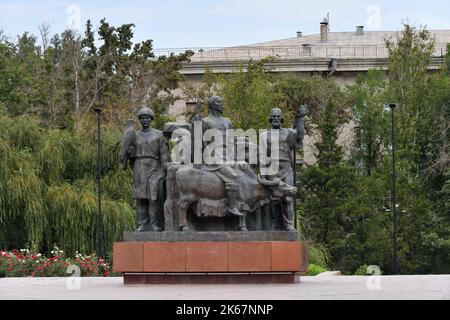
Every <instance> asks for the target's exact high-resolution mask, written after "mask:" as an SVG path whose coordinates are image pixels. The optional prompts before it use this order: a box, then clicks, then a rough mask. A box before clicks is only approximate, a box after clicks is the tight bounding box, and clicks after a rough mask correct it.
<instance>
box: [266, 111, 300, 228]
mask: <svg viewBox="0 0 450 320" xmlns="http://www.w3.org/2000/svg"><path fill="white" fill-rule="evenodd" d="M306 112H307V107H306V106H301V107H300V108H299V109H298V117H297V119H296V124H295V126H294V127H295V129H286V128H282V124H283V122H284V117H283V113H282V112H281V109H279V108H273V109H272V111H271V113H270V117H269V123H270V124H271V126H272V129H271V130H268V131H266V132H265V133H263V134H262V135H261V142H262V143H266V144H267V149H266V150H268V152H270V150H271V147H270V144H271V141H270V139H271V138H270V137H271V132H272V130H277V131H278V137H279V141H278V145H279V151H278V157H279V159H278V163H279V164H278V172H276V173H274V175H273V176H267V178H268V179H271V178H275V177H277V178H280V179H281V181H283V182H285V183H287V184H289V185H291V186H293V185H294V170H293V168H294V166H295V163H294V152H296V150H297V149H300V148H302V147H303V137H304V135H305V126H304V118H305V115H306ZM274 136H276V135H274ZM269 157H270V155H269ZM275 160H276V159H275ZM275 207H276V206H272V208H273V209H272V213H271V214H272V228H273V229H275V228H276V225H277V224H281V227H282V228H283V229H284V230H287V231H295V227H294V217H295V208H294V199H293V198H291V197H289V198H286V199H285V200H284V201H283V200H282V201H281V206H280V208H279V210H274V209H275ZM280 211H281V212H280ZM280 220H281V221H280Z"/></svg>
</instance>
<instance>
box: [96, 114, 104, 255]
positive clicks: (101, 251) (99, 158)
mask: <svg viewBox="0 0 450 320" xmlns="http://www.w3.org/2000/svg"><path fill="white" fill-rule="evenodd" d="M94 111H95V112H97V151H98V152H97V170H98V171H97V180H98V255H99V256H100V257H102V258H103V259H104V258H105V256H104V253H105V252H104V251H105V244H104V241H103V239H104V232H103V214H102V142H101V130H100V120H101V113H102V109H101V108H94Z"/></svg>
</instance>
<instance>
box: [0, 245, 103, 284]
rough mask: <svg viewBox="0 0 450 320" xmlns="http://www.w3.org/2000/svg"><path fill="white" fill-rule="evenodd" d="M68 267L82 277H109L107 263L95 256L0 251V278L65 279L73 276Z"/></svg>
mask: <svg viewBox="0 0 450 320" xmlns="http://www.w3.org/2000/svg"><path fill="white" fill-rule="evenodd" d="M70 266H76V267H78V268H79V271H80V276H82V277H107V276H109V275H110V264H109V262H108V261H104V260H103V259H102V258H100V257H98V256H97V255H95V254H92V255H89V256H84V255H81V254H76V256H75V258H74V259H71V258H66V257H65V256H64V252H63V251H62V250H59V249H58V248H54V249H53V250H52V257H50V258H47V257H45V256H43V255H42V254H40V253H37V254H36V253H31V252H30V251H29V250H28V249H21V250H13V251H0V277H1V276H3V277H67V276H70V275H72V274H73V273H70V272H69V271H68V270H70V269H68V268H69V267H70ZM72 270H73V269H72Z"/></svg>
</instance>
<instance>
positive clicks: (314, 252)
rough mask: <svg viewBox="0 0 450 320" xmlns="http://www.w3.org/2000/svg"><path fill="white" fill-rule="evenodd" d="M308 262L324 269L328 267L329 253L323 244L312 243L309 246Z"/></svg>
mask: <svg viewBox="0 0 450 320" xmlns="http://www.w3.org/2000/svg"><path fill="white" fill-rule="evenodd" d="M309 263H310V264H313V265H317V266H320V267H322V268H324V269H327V268H329V267H330V253H329V251H328V249H327V248H325V246H324V245H322V244H320V243H313V244H311V245H310V246H309Z"/></svg>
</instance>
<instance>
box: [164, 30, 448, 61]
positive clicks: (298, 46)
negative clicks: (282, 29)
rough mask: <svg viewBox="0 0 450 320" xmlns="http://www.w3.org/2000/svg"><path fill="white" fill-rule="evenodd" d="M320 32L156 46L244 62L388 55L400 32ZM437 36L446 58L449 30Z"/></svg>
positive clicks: (206, 58)
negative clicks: (238, 41)
mask: <svg viewBox="0 0 450 320" xmlns="http://www.w3.org/2000/svg"><path fill="white" fill-rule="evenodd" d="M321 31H322V32H321V33H319V34H314V35H308V36H303V34H302V33H301V32H299V31H298V32H297V36H296V37H292V38H287V39H281V40H275V41H267V42H261V43H256V44H250V45H243V46H235V47H226V48H224V47H222V48H218V47H205V48H177V49H157V50H155V53H156V54H157V55H162V54H169V53H170V52H173V53H178V52H184V51H185V50H192V51H193V52H194V55H193V56H192V58H191V61H192V63H198V62H203V63H208V62H226V61H245V60H249V59H253V60H255V59H261V58H264V57H267V56H274V57H277V58H278V59H281V60H290V59H308V58H313V59H314V58H387V57H388V50H387V48H386V45H385V40H386V39H393V40H395V39H396V38H397V34H398V32H397V31H364V27H363V26H357V27H356V31H354V32H328V31H327V30H324V29H322V30H321ZM430 32H431V34H432V36H433V37H435V39H436V46H435V50H434V53H433V56H434V57H443V56H444V55H445V54H446V52H447V44H449V43H450V30H433V31H430Z"/></svg>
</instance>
